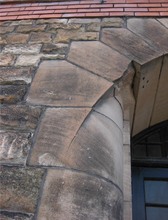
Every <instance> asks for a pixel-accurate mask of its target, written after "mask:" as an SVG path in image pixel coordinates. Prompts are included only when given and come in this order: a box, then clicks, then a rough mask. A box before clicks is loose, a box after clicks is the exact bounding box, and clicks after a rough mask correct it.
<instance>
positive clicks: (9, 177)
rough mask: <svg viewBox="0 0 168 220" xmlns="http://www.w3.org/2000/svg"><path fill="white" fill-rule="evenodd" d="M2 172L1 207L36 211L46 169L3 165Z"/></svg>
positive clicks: (20, 210)
mask: <svg viewBox="0 0 168 220" xmlns="http://www.w3.org/2000/svg"><path fill="white" fill-rule="evenodd" d="M0 174H1V175H0V177H1V179H0V182H1V184H0V198H1V199H0V206H1V209H3V210H12V211H14V212H22V213H24V212H28V213H34V211H35V206H36V202H37V198H38V193H39V188H40V183H41V180H42V176H43V174H44V170H42V169H34V168H17V167H3V166H2V167H1V170H0Z"/></svg>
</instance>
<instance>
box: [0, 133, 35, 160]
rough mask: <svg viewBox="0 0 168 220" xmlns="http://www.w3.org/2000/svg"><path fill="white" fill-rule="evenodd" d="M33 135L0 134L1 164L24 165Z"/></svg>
mask: <svg viewBox="0 0 168 220" xmlns="http://www.w3.org/2000/svg"><path fill="white" fill-rule="evenodd" d="M30 138H31V133H16V132H0V163H9V164H13V163H14V164H24V163H25V162H26V158H27V155H28V151H29V149H30Z"/></svg>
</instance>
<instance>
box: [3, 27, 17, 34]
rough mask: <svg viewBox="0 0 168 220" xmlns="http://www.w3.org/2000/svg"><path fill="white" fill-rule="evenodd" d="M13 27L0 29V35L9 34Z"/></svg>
mask: <svg viewBox="0 0 168 220" xmlns="http://www.w3.org/2000/svg"><path fill="white" fill-rule="evenodd" d="M14 28H15V27H12V26H8V27H0V34H6V33H10V32H12V31H13V30H14Z"/></svg>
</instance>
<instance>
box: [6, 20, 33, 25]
mask: <svg viewBox="0 0 168 220" xmlns="http://www.w3.org/2000/svg"><path fill="white" fill-rule="evenodd" d="M31 24H33V20H18V21H12V22H11V23H10V24H9V25H10V26H18V25H31Z"/></svg>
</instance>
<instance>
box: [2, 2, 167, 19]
mask: <svg viewBox="0 0 168 220" xmlns="http://www.w3.org/2000/svg"><path fill="white" fill-rule="evenodd" d="M0 2H2V4H1V5H0V21H5V20H20V19H38V18H53V17H55V18H56V17H58V18H64V17H71V18H75V17H81V18H83V17H96V16H100V17H114V16H147V17H148V16H149V17H150V16H167V14H168V4H167V0H104V2H103V3H101V0H92V1H90V0H85V1H84V0H83V1H61V2H56V1H55V2H54V1H52V2H41V3H40V2H39V1H34V3H33V2H32V1H31V2H30V3H27V4H25V3H19V4H18V3H14V1H13V0H8V1H5V3H6V4H3V3H4V1H3V0H1V1H0ZM12 2H13V4H12ZM21 2H24V1H21ZM128 11H129V12H131V13H126V12H128ZM144 12H145V13H144Z"/></svg>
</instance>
